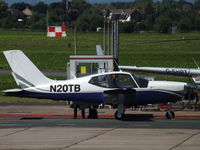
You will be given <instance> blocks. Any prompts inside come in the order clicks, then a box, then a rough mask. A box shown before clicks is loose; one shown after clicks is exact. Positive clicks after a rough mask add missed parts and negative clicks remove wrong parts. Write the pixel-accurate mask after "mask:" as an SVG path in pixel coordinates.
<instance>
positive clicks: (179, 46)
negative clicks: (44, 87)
mask: <svg viewBox="0 0 200 150" xmlns="http://www.w3.org/2000/svg"><path fill="white" fill-rule="evenodd" d="M180 39H200V32H191V33H176V34H158V33H145V32H144V33H132V34H124V33H121V34H120V51H119V56H120V58H119V59H120V60H119V62H120V65H137V66H166V67H190V68H196V66H195V65H194V63H193V61H192V59H195V60H196V62H197V63H198V64H199V65H200V57H199V56H200V40H190V41H173V42H161V43H159V42H158V43H143V44H137V42H147V41H163V40H180ZM77 40H78V49H77V54H78V55H95V54H96V50H95V46H96V45H97V44H101V45H103V34H102V33H78V35H77ZM11 49H20V50H22V51H24V52H25V54H26V55H27V56H28V57H29V58H30V59H31V60H32V61H33V63H34V64H36V66H37V67H38V68H39V69H41V70H62V71H65V70H66V63H67V62H68V60H69V59H68V58H69V55H73V53H74V51H73V50H74V44H73V33H68V36H67V37H65V38H47V37H46V33H45V32H30V31H11V30H9V31H6V30H0V69H9V66H8V64H7V62H6V60H5V58H4V56H3V53H2V51H4V50H11ZM152 76H153V75H152ZM156 79H164V80H170V79H171V77H169V76H156ZM173 80H178V81H186V80H187V81H188V79H187V78H175V77H173ZM14 87H17V86H16V84H15V82H14V80H13V78H12V76H11V75H10V76H7V75H0V90H3V89H9V88H14Z"/></svg>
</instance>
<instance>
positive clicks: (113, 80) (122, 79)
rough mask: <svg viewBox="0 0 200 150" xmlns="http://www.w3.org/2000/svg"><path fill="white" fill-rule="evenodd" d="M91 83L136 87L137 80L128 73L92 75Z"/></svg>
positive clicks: (109, 86) (115, 86) (102, 85)
mask: <svg viewBox="0 0 200 150" xmlns="http://www.w3.org/2000/svg"><path fill="white" fill-rule="evenodd" d="M89 83H90V84H93V85H96V86H100V87H105V88H135V87H137V85H136V83H135V81H134V80H133V79H132V77H131V76H130V75H128V74H108V75H101V76H96V77H92V78H91V79H90V81H89Z"/></svg>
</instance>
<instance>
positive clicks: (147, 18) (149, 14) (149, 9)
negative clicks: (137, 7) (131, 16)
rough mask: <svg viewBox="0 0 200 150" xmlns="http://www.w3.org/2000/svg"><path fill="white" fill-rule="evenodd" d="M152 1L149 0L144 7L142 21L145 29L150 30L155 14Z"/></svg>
mask: <svg viewBox="0 0 200 150" xmlns="http://www.w3.org/2000/svg"><path fill="white" fill-rule="evenodd" d="M152 3H153V2H152V1H150V0H149V1H148V3H147V4H146V7H145V9H144V23H145V26H146V29H147V30H151V29H152V28H153V24H154V20H155V14H154V9H153V6H152Z"/></svg>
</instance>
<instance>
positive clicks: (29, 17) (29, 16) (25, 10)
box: [22, 8, 33, 19]
mask: <svg viewBox="0 0 200 150" xmlns="http://www.w3.org/2000/svg"><path fill="white" fill-rule="evenodd" d="M22 13H23V14H24V15H25V16H26V19H31V17H32V15H33V13H32V11H31V10H30V9H29V8H26V9H24V10H23V11H22Z"/></svg>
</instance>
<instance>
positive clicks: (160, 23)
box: [154, 15, 172, 33]
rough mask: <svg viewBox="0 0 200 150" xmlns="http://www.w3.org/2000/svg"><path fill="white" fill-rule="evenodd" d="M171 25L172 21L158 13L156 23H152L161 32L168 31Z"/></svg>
mask: <svg viewBox="0 0 200 150" xmlns="http://www.w3.org/2000/svg"><path fill="white" fill-rule="evenodd" d="M171 27H172V21H171V19H170V18H169V17H167V16H165V15H160V16H159V18H157V19H156V23H155V25H154V28H155V29H156V30H157V31H158V32H161V33H170V32H171Z"/></svg>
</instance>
